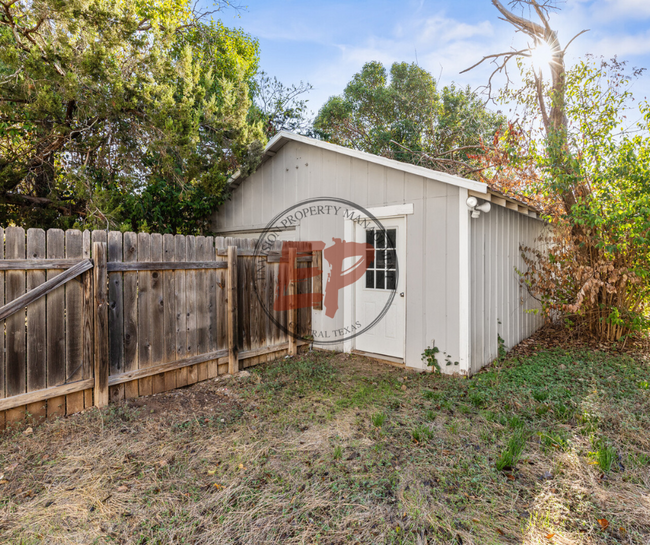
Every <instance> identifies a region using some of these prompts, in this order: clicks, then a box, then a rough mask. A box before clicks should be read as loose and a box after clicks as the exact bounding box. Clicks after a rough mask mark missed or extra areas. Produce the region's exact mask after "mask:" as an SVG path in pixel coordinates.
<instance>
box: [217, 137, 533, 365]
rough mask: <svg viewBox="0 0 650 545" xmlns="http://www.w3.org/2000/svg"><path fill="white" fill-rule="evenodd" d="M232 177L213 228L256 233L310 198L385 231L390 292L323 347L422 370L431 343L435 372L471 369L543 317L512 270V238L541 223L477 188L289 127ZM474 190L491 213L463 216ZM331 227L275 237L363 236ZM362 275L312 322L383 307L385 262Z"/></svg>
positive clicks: (529, 238) (296, 227) (529, 239)
mask: <svg viewBox="0 0 650 545" xmlns="http://www.w3.org/2000/svg"><path fill="white" fill-rule="evenodd" d="M231 183H232V189H233V192H232V198H231V199H230V200H229V201H227V202H226V203H225V204H223V205H222V206H221V207H220V208H219V209H218V210H217V211H215V213H214V216H213V230H214V231H215V232H216V233H218V234H219V235H222V236H236V237H258V236H259V235H260V234H261V233H262V232H263V230H264V229H265V228H266V227H267V226H268V224H269V222H271V221H272V219H273V218H274V217H276V216H277V215H278V214H281V213H282V211H284V210H286V209H289V208H290V207H292V206H294V205H296V204H297V203H299V202H302V201H305V200H307V199H310V198H315V197H331V198H338V199H345V200H347V201H351V202H353V203H355V204H357V205H359V206H360V207H363V208H365V209H367V211H368V212H369V213H371V214H372V215H374V216H375V217H376V218H378V219H379V220H380V221H381V223H382V224H383V225H384V226H385V227H386V229H390V230H391V231H390V232H391V233H394V238H395V240H394V243H393V244H392V246H394V253H396V254H397V259H398V261H399V264H400V265H399V275H398V279H397V283H398V284H397V285H396V286H390V287H392V288H395V290H396V294H397V296H395V297H394V298H393V299H392V300H391V302H390V304H389V308H388V311H387V313H386V314H385V316H384V317H383V319H382V320H380V321H379V322H378V323H377V324H375V326H374V327H371V328H370V329H368V330H366V331H364V332H363V333H362V334H359V335H357V336H356V337H354V338H346V339H344V340H342V341H341V342H339V343H337V342H336V340H335V339H334V340H331V342H330V343H329V344H328V345H327V346H326V347H327V348H329V349H334V350H339V351H346V352H356V353H363V354H367V355H369V356H371V357H374V358H377V359H382V360H386V361H389V362H391V363H395V364H399V365H404V366H406V367H411V368H420V369H423V368H426V364H425V363H424V362H423V361H422V352H423V350H424V349H425V348H426V347H427V346H432V345H435V346H436V347H437V348H438V349H439V353H438V355H437V358H438V362H439V364H440V366H441V368H442V370H443V372H448V373H461V374H472V373H474V372H476V371H478V370H479V369H480V368H481V367H483V366H484V365H486V364H488V363H489V362H490V361H492V360H493V359H494V358H496V357H497V355H498V350H499V342H500V341H499V339H503V343H504V345H505V347H506V349H508V348H510V347H512V346H514V345H515V344H517V343H519V342H520V341H521V340H523V339H525V338H526V337H528V336H530V335H531V334H532V333H533V332H534V331H535V330H537V329H538V328H539V327H540V326H541V325H542V323H543V319H542V316H541V314H540V313H539V312H537V313H536V312H535V309H538V305H537V304H536V302H535V301H534V300H533V299H532V298H531V297H530V296H529V294H528V292H527V290H526V289H525V287H524V286H522V284H521V282H520V277H519V275H518V273H517V269H518V270H522V269H523V267H524V264H523V261H522V258H521V252H520V250H519V247H520V245H521V244H523V245H527V246H534V245H535V244H536V243H537V241H536V239H537V237H538V235H539V234H540V233H541V231H542V229H543V227H544V224H543V222H542V221H540V220H539V219H537V217H536V214H535V212H534V211H533V210H531V209H529V208H528V207H527V206H525V205H523V204H521V203H518V202H516V201H515V200H513V199H509V198H506V197H504V196H503V195H500V194H497V193H494V192H491V191H490V190H488V188H487V186H486V185H485V184H482V183H479V182H476V181H473V180H467V179H464V178H460V177H457V176H451V175H449V174H445V173H441V172H436V171H434V170H430V169H427V168H423V167H419V166H415V165H411V164H406V163H401V162H398V161H394V160H390V159H386V158H384V157H378V156H375V155H372V154H368V153H363V152H359V151H356V150H352V149H348V148H343V147H340V146H336V145H333V144H329V143H326V142H322V141H319V140H315V139H311V138H306V137H303V136H299V135H295V134H292V133H288V132H281V133H279V134H277V135H276V136H275V137H274V138H273V139H272V140H271V141H270V142H269V143H268V145H267V146H266V149H265V153H264V157H263V161H262V164H261V165H260V167H259V168H258V169H257V170H256V172H255V173H253V174H252V175H251V176H249V177H247V178H245V179H241V178H239V179H236V180H233V181H232V182H231ZM472 196H473V197H476V198H477V201H478V204H479V205H481V204H484V202H485V201H489V202H490V203H491V210H490V211H489V212H487V213H485V212H482V213H480V214H479V215H478V217H472V216H473V215H474V216H477V214H476V213H475V214H472V210H471V209H470V207H469V206H468V198H469V197H472ZM471 203H472V201H471V200H470V204H471ZM337 225H338V227H335V229H337V232H336V233H333V232H332V226H331V225H328V226H327V227H325V222H323V221H311V222H307V221H298V222H296V223H293V224H290V225H286V226H285V227H284V228H283V230H282V232H281V233H280V238H281V239H285V240H296V241H314V240H322V241H329V240H331V239H332V238H333V237H338V238H341V239H345V240H349V241H350V240H357V241H361V242H365V240H366V238H365V237H366V234H365V233H364V230H363V228H360V227H359V225H355V224H354V222H351V221H346V222H343V223H340V224H337ZM391 236H393V235H391ZM380 246H381V245H380ZM387 246H391V244H388V243H387V242H386V243H384V246H383V247H387ZM378 251H379V252H380V253H381V251H383V250H378ZM391 251H393V250H391ZM386 259H388V253H387V254H386ZM386 267H388V265H386ZM366 274H367V275H369V280H367V281H364V280H360V281H357V282H355V283H354V284H352V285H350V286H348V287H346V288H345V289H344V290H342V291H343V293H342V294H341V297H340V301H339V312H337V313H336V315H335V316H334V317H331V318H330V317H328V316H326V315H325V312H324V311H323V310H314V311H313V317H312V323H313V326H314V327H315V328H319V327H320V328H322V329H323V330H326V329H327V328H330V329H331V328H344V327H345V324H354V323H358V321H360V320H361V318H362V317H363V316H364V313H365V312H368V311H369V309H374V308H375V307H376V306H377V305H378V306H381V305H382V304H384V302H385V301H386V288H387V284H388V283H389V279H388V277H389V275H390V270H387V271H386V272H384V271H379V272H377V271H374V272H372V271H371V272H369V273H366ZM373 274H374V275H375V276H374V277H373V278H375V279H376V280H373V279H372V278H370V277H371V276H372V275H373ZM380 275H381V282H383V283H384V284H382V285H381V287H380V286H379V284H380ZM373 282H376V284H377V285H374V284H373ZM382 288H384V289H382ZM361 321H362V320H361ZM317 341H318V339H317Z"/></svg>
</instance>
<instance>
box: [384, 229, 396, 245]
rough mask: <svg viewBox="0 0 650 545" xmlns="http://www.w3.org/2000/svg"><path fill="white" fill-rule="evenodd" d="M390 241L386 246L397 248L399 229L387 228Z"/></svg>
mask: <svg viewBox="0 0 650 545" xmlns="http://www.w3.org/2000/svg"><path fill="white" fill-rule="evenodd" d="M386 232H387V234H388V243H387V244H386V248H395V241H396V240H397V229H387V230H386Z"/></svg>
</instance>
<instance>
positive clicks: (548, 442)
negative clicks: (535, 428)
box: [537, 431, 569, 452]
mask: <svg viewBox="0 0 650 545" xmlns="http://www.w3.org/2000/svg"><path fill="white" fill-rule="evenodd" d="M537 436H538V437H539V442H540V444H541V445H542V449H543V450H544V452H549V451H554V450H561V451H567V450H568V449H569V441H568V439H567V437H566V434H565V433H562V432H559V431H547V432H538V433H537Z"/></svg>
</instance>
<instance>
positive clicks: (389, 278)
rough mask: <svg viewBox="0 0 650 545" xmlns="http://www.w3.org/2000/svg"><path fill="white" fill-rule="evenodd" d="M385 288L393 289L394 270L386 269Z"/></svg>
mask: <svg viewBox="0 0 650 545" xmlns="http://www.w3.org/2000/svg"><path fill="white" fill-rule="evenodd" d="M386 289H387V290H394V289H395V271H386Z"/></svg>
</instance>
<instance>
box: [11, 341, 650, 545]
mask: <svg viewBox="0 0 650 545" xmlns="http://www.w3.org/2000/svg"><path fill="white" fill-rule="evenodd" d="M533 352H534V351H533ZM649 369H650V368H649V366H648V364H647V363H644V362H643V361H642V360H640V359H636V360H635V359H633V358H631V357H629V356H622V355H612V354H606V353H604V352H597V351H593V350H572V351H564V350H540V351H537V353H533V354H532V355H529V356H525V357H524V356H520V357H516V358H511V359H508V360H506V361H503V362H501V363H499V364H497V365H494V366H492V367H491V368H490V369H489V370H487V371H484V372H482V373H480V374H478V375H477V376H476V377H474V378H473V379H464V378H454V377H445V376H437V375H432V374H416V373H411V372H406V371H404V370H400V369H397V368H393V367H389V366H385V365H381V364H377V363H373V362H371V361H369V360H366V359H363V358H360V357H346V356H344V355H340V354H329V353H324V352H314V353H310V354H306V355H303V356H300V357H297V358H294V359H286V360H281V361H278V362H275V363H270V364H265V365H261V366H259V367H256V368H254V369H251V370H250V371H251V372H250V376H246V377H236V378H226V379H220V380H216V381H215V380H212V381H208V382H205V383H202V384H198V385H194V386H192V387H190V388H185V389H183V390H178V391H175V392H169V393H165V394H159V395H156V396H153V397H148V398H140V399H137V400H133V401H131V402H128V403H127V404H123V405H116V406H111V407H110V408H108V409H107V410H102V411H98V410H91V411H87V412H86V413H85V414H80V415H76V416H73V417H69V418H65V419H59V420H55V421H50V422H45V423H43V424H41V425H38V426H34V429H33V433H31V434H27V435H26V434H24V433H23V432H24V430H25V426H23V427H22V428H20V429H18V430H15V431H13V432H11V431H10V432H6V433H5V434H4V435H2V437H0V472H1V473H3V475H2V479H1V480H0V494H1V502H2V503H1V505H0V542H3V543H84V544H85V543H124V544H126V543H161V544H162V543H165V544H166V543H188V544H189V543H218V544H229V543H232V544H242V545H243V544H263V543H278V544H293V543H295V544H298V543H301V544H303V543H304V544H326V543H327V544H334V543H395V544H397V543H413V544H418V545H423V544H434V543H441V544H442V543H449V544H472V543H473V544H480V545H488V544H504V543H524V544H537V543H540V544H550V543H555V544H569V543H580V544H613V543H635V544H643V545H647V544H648V543H650V389H649V388H650V385H649V382H650V373H649Z"/></svg>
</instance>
